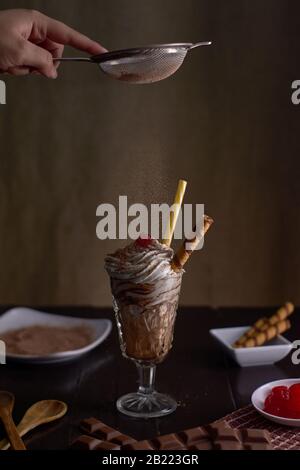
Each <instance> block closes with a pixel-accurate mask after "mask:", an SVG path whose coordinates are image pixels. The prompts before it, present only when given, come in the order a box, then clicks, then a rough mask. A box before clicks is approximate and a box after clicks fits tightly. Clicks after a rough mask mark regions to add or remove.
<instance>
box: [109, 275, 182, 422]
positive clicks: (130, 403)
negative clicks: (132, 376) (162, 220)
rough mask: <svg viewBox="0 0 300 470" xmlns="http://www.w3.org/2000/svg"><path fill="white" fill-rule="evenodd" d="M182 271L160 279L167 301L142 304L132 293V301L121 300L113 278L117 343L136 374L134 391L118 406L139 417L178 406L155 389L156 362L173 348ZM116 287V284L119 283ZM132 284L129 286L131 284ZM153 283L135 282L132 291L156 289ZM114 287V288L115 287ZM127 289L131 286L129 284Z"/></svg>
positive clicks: (168, 412) (145, 416)
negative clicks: (136, 383)
mask: <svg viewBox="0 0 300 470" xmlns="http://www.w3.org/2000/svg"><path fill="white" fill-rule="evenodd" d="M181 277H182V274H181V273H180V274H178V275H175V276H174V275H169V276H166V279H165V281H163V284H162V281H160V285H159V292H158V299H159V296H160V295H161V296H162V298H164V297H165V295H164V294H165V293H166V292H171V293H172V295H167V299H168V300H166V301H162V302H161V303H155V304H153V303H150V305H147V304H146V305H142V302H140V301H138V300H135V301H134V302H133V299H136V296H133V298H132V301H130V302H128V298H127V300H126V302H124V295H123V296H122V297H121V298H118V295H117V292H116V293H114V290H115V289H114V285H113V282H112V293H113V305H114V311H115V316H116V320H117V326H118V332H119V338H120V345H121V350H122V353H123V356H124V357H126V358H127V359H131V360H132V361H134V362H135V364H136V366H137V369H138V374H139V387H138V390H137V392H135V393H129V394H127V395H124V396H122V397H121V398H119V399H118V401H117V408H118V410H119V411H121V412H122V413H124V414H126V415H128V416H132V417H140V418H154V417H160V416H164V415H167V414H170V413H172V412H173V411H175V409H176V408H177V403H176V401H175V400H174V399H173V398H171V397H170V396H168V395H164V394H162V393H158V392H156V391H155V388H154V384H155V373H156V366H157V364H159V363H160V362H162V361H163V360H164V359H165V357H166V356H167V354H168V352H169V351H170V349H171V348H172V342H173V333H174V324H175V319H176V312H177V306H178V300H179V292H180V287H181ZM118 287H119V286H118ZM131 287H132V286H131ZM155 288H156V287H155V285H152V286H151V285H147V286H145V284H141V285H140V286H139V285H138V284H137V285H135V286H134V291H135V294H136V292H137V291H138V290H139V289H140V290H141V291H143V292H145V289H148V291H149V292H151V293H153V292H154V291H155ZM116 290H117V289H116ZM129 290H130V287H129Z"/></svg>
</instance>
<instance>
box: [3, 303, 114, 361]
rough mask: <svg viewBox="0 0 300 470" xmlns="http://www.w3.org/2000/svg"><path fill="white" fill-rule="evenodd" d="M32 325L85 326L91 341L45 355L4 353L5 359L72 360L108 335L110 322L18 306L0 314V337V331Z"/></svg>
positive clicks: (95, 345)
mask: <svg viewBox="0 0 300 470" xmlns="http://www.w3.org/2000/svg"><path fill="white" fill-rule="evenodd" d="M33 325H35V326H36V325H39V326H45V325H47V326H51V327H69V328H72V327H76V326H83V327H84V326H86V327H88V328H89V329H90V330H91V333H92V334H91V341H90V343H89V344H87V345H86V346H85V347H83V348H80V349H75V350H72V351H64V352H58V353H53V354H48V355H47V356H29V355H23V354H8V353H7V354H6V359H7V360H8V361H9V360H14V361H18V362H23V363H25V362H26V363H30V364H32V363H39V364H41V363H43V364H45V363H54V362H64V361H69V360H74V359H76V358H78V357H80V356H82V355H83V354H86V353H87V352H89V351H91V350H92V349H94V348H96V347H97V346H99V344H101V343H102V342H103V341H104V340H105V339H106V338H107V336H108V335H109V333H110V331H111V328H112V323H111V321H110V320H107V319H96V320H92V319H86V318H77V317H76V318H75V317H69V316H63V315H56V314H52V313H51V314H50V313H44V312H39V311H37V310H32V309H30V308H25V307H18V308H13V309H11V310H8V311H7V312H5V313H4V314H3V315H2V316H0V339H1V333H4V332H7V331H9V330H17V329H19V328H24V327H29V326H33Z"/></svg>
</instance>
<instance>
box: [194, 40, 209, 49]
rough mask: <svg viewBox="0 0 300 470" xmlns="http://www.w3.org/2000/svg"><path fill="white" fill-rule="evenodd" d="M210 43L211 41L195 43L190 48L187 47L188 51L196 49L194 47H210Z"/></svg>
mask: <svg viewBox="0 0 300 470" xmlns="http://www.w3.org/2000/svg"><path fill="white" fill-rule="evenodd" d="M211 45H212V42H211V41H205V42H196V43H195V44H193V45H192V46H191V47H189V50H191V49H196V47H201V46H211Z"/></svg>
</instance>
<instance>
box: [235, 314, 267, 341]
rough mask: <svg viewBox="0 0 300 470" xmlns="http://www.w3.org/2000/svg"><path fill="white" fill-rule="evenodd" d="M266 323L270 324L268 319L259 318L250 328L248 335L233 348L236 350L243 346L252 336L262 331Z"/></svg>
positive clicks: (240, 339) (241, 338) (245, 334)
mask: <svg viewBox="0 0 300 470" xmlns="http://www.w3.org/2000/svg"><path fill="white" fill-rule="evenodd" d="M266 323H268V319H267V317H263V318H259V319H258V320H257V321H256V322H255V323H254V325H253V326H252V327H251V328H249V330H247V331H246V333H244V334H243V335H242V336H241V337H240V338H239V339H238V340H237V341H236V342H235V343H234V344H233V347H234V348H237V347H239V346H242V345H243V344H244V343H245V342H246V341H247V339H249V338H251V337H252V336H254V335H255V334H256V333H257V331H259V330H261V328H263V327H264V326H265V325H266Z"/></svg>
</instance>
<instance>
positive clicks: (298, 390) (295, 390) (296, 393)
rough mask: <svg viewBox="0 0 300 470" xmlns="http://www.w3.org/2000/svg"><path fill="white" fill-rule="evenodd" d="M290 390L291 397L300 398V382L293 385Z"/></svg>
mask: <svg viewBox="0 0 300 470" xmlns="http://www.w3.org/2000/svg"><path fill="white" fill-rule="evenodd" d="M289 392H290V397H291V398H298V399H299V400H300V383H298V384H294V385H291V386H290V388H289Z"/></svg>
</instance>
